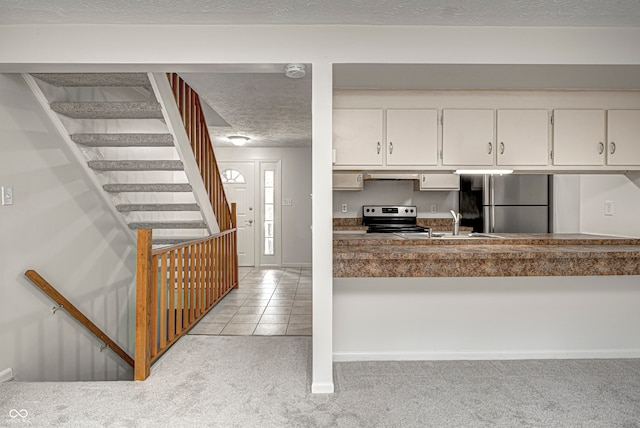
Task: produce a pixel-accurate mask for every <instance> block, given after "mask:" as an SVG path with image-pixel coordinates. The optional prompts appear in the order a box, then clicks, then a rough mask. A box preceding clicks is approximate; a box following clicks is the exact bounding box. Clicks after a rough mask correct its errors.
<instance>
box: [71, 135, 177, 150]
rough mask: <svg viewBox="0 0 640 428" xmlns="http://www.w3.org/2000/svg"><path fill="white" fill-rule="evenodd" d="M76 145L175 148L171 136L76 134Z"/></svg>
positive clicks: (73, 138)
mask: <svg viewBox="0 0 640 428" xmlns="http://www.w3.org/2000/svg"><path fill="white" fill-rule="evenodd" d="M71 139H72V140H73V142H74V143H76V144H82V145H83V146H88V147H173V146H174V144H173V136H171V134H74V135H72V136H71Z"/></svg>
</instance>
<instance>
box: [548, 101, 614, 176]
mask: <svg viewBox="0 0 640 428" xmlns="http://www.w3.org/2000/svg"><path fill="white" fill-rule="evenodd" d="M604 118H605V111H604V110H554V112H553V164H554V165H571V166H602V165H604V164H605V119H604Z"/></svg>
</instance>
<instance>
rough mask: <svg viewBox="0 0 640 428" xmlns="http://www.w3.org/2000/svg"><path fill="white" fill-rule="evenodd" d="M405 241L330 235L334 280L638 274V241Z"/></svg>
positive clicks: (524, 237) (579, 237)
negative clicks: (332, 245) (351, 278)
mask: <svg viewBox="0 0 640 428" xmlns="http://www.w3.org/2000/svg"><path fill="white" fill-rule="evenodd" d="M494 236H496V237H492V238H483V237H465V236H464V234H462V235H461V236H459V237H450V238H449V239H447V238H444V239H443V238H432V239H411V238H403V237H400V236H397V235H395V234H349V233H340V232H339V231H338V232H336V233H334V255H333V258H334V264H333V274H334V277H343V278H349V277H354V278H355V277H357V278H362V277H475V276H477V277H493V276H496V277H499V276H592V275H640V239H633V238H622V237H611V236H599V235H587V234H514V233H511V234H495V235H494Z"/></svg>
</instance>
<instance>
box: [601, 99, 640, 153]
mask: <svg viewBox="0 0 640 428" xmlns="http://www.w3.org/2000/svg"><path fill="white" fill-rule="evenodd" d="M607 136H608V144H607V146H608V147H607V164H609V165H640V110H608V111H607Z"/></svg>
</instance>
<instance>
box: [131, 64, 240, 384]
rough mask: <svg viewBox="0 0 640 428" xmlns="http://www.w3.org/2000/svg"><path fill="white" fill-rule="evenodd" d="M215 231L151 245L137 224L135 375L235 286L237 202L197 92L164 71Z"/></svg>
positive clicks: (140, 375) (143, 375) (139, 375)
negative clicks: (187, 239) (192, 238)
mask: <svg viewBox="0 0 640 428" xmlns="http://www.w3.org/2000/svg"><path fill="white" fill-rule="evenodd" d="M167 78H168V79H169V83H170V85H171V89H172V92H173V96H174V98H175V101H176V104H177V106H178V110H179V111H180V116H181V118H182V122H183V123H184V127H185V130H186V133H187V136H188V138H189V142H190V145H191V149H192V150H193V154H194V157H195V160H196V164H197V165H198V169H199V170H200V176H201V178H202V182H203V183H204V187H205V189H206V191H207V194H208V196H209V201H210V202H211V206H212V208H213V212H214V214H215V217H216V219H217V221H218V226H219V229H220V233H218V234H216V235H213V236H210V237H207V238H203V239H199V240H195V241H190V242H187V243H184V244H180V245H175V246H172V247H166V248H162V249H158V250H152V246H151V240H152V231H151V230H150V229H138V249H137V253H138V259H137V267H136V275H137V279H136V350H135V360H136V364H135V367H134V379H135V380H144V379H146V378H147V377H148V376H149V374H150V370H151V364H153V362H154V361H156V360H157V359H158V358H159V357H160V356H161V355H162V354H163V353H164V352H165V351H166V350H167V349H169V347H171V345H173V344H174V343H175V342H176V341H177V340H178V339H179V338H180V337H181V336H182V335H184V334H186V333H187V332H188V331H189V330H190V329H191V328H192V327H193V326H194V325H195V324H197V322H198V321H199V320H200V319H201V318H202V317H203V316H204V315H206V313H207V312H209V310H210V309H211V308H213V307H214V306H215V305H216V304H217V303H218V302H219V301H220V300H221V299H222V298H223V297H224V296H225V295H226V294H227V293H228V292H229V291H230V290H231V289H233V288H237V286H238V252H237V230H236V211H235V209H236V206H235V204H232V205H231V206H229V204H228V202H227V198H226V195H225V192H224V187H223V185H222V179H221V177H220V171H219V169H218V164H217V163H216V158H215V155H214V152H213V146H212V145H211V138H210V137H209V130H208V129H207V123H206V120H205V117H204V113H203V111H202V105H201V104H200V97H199V96H198V94H197V93H196V92H195V91H194V90H193V89H192V88H191V87H190V86H189V85H187V83H186V82H185V81H184V80H182V79H181V78H180V77H179V76H178V75H177V74H175V73H169V74H167Z"/></svg>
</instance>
